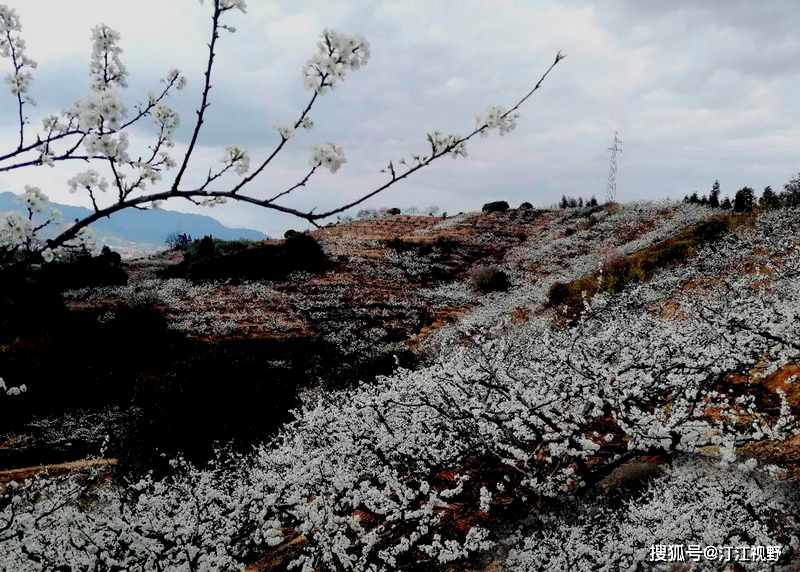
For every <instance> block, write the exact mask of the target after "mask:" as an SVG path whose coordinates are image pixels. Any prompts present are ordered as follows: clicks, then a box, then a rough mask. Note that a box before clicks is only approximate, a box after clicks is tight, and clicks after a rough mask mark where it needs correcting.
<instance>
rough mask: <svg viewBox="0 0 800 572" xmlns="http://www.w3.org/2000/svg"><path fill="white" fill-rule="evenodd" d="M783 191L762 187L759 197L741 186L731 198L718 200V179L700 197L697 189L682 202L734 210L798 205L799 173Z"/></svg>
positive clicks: (750, 189)
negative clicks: (706, 193) (706, 192)
mask: <svg viewBox="0 0 800 572" xmlns="http://www.w3.org/2000/svg"><path fill="white" fill-rule="evenodd" d="M783 189H784V190H783V191H781V192H780V193H776V192H775V191H773V190H772V187H771V186H766V187H764V192H763V193H762V195H761V197H760V198H759V197H757V196H756V191H755V190H754V189H753V188H752V187H742V188H741V189H739V190H738V191H736V194H735V195H734V198H733V200H731V199H730V197H727V196H726V197H725V198H723V199H722V200H720V187H719V181H718V180H717V181H714V185H713V186H712V187H711V192H710V193H709V194H708V195H703V196H702V197H701V196H699V195H698V193H697V191H695V192H693V193H692V194H691V195H686V196H685V197H684V198H683V202H684V203H692V204H700V205H708V206H710V207H712V208H721V209H725V210H733V211H734V212H740V213H741V212H750V211H752V210H753V209H755V208H756V207H757V206H758V207H760V208H762V209H779V208H789V207H797V206H800V173H798V174H797V176H795V177H793V178H792V179H791V180H790V181H789V182H788V183H786V184H785V185H784V186H783Z"/></svg>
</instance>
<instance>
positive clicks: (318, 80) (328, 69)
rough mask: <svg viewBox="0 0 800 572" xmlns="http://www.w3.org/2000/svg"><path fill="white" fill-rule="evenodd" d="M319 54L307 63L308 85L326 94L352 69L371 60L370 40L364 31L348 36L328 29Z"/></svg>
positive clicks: (304, 68) (305, 68)
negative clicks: (364, 35) (364, 34)
mask: <svg viewBox="0 0 800 572" xmlns="http://www.w3.org/2000/svg"><path fill="white" fill-rule="evenodd" d="M317 47H318V48H319V53H317V54H315V55H314V56H313V57H312V58H311V59H309V60H308V61H307V62H306V64H305V66H303V78H304V86H305V88H306V89H313V90H314V91H315V92H316V93H317V94H319V95H322V94H324V93H326V92H327V91H328V89H335V88H336V85H337V83H338V82H339V81H341V80H343V79H344V77H345V75H346V73H347V71H348V70H357V69H359V68H360V67H361V66H364V65H366V64H367V62H368V61H369V57H370V46H369V42H368V41H367V40H366V39H365V38H364V37H363V36H361V35H360V34H357V35H354V36H348V35H347V34H340V33H338V32H335V31H334V30H330V29H328V28H325V29H324V30H323V31H322V38H321V39H320V41H319V42H318V43H317Z"/></svg>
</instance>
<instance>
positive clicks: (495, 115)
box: [476, 105, 519, 137]
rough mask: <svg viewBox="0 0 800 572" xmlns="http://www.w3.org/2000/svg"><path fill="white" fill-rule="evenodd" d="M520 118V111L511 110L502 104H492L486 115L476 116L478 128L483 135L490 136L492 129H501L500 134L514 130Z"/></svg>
mask: <svg viewBox="0 0 800 572" xmlns="http://www.w3.org/2000/svg"><path fill="white" fill-rule="evenodd" d="M517 119H519V112H518V111H515V112H513V113H511V112H509V110H508V109H506V108H505V107H504V106H502V105H492V106H491V107H489V111H487V112H486V115H478V116H477V117H476V123H477V128H478V129H480V130H481V131H480V134H481V137H488V136H489V131H490V130H491V129H497V130H499V131H500V135H501V136H502V135H505V134H506V133H509V132H511V131H513V130H514V128H515V127H516V126H517Z"/></svg>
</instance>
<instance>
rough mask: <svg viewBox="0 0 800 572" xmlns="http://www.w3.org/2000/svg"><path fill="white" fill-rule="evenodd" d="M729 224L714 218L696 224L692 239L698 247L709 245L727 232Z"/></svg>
mask: <svg viewBox="0 0 800 572" xmlns="http://www.w3.org/2000/svg"><path fill="white" fill-rule="evenodd" d="M729 230H730V229H729V223H728V222H727V219H726V220H723V219H719V218H714V219H711V220H706V221H703V222H701V223H700V224H698V225H697V226H696V227H695V229H694V231H693V232H692V238H693V239H694V242H695V244H696V245H698V246H702V245H704V244H709V243H711V242H715V241H716V240H718V239H719V238H720V237H721V236H722V235H723V234H725V233H727V232H728V231H729Z"/></svg>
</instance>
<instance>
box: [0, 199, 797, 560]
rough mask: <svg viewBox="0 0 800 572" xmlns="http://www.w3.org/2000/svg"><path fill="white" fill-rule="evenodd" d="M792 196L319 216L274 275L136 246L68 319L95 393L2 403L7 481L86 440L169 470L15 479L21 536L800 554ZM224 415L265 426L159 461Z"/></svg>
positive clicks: (483, 554)
mask: <svg viewBox="0 0 800 572" xmlns="http://www.w3.org/2000/svg"><path fill="white" fill-rule="evenodd" d="M798 214H799V213H798V211H797V210H796V209H783V210H774V211H764V212H760V213H757V214H754V213H751V214H737V215H732V214H731V213H729V212H725V211H722V210H720V209H712V208H709V207H705V206H700V205H693V204H676V203H670V202H656V203H653V202H641V203H629V204H623V205H617V204H611V205H606V206H603V207H596V208H591V209H590V208H572V209H569V208H568V209H557V210H546V211H543V210H533V209H512V210H510V211H507V212H496V213H490V214H478V213H465V214H460V215H458V216H456V217H450V218H446V219H445V218H434V217H412V216H399V215H398V216H390V217H384V218H379V219H367V220H359V221H355V222H349V223H340V224H337V225H335V226H331V227H327V228H323V229H319V230H316V231H313V232H311V233H310V236H311V237H313V239H314V240H315V241H317V242H318V244H319V245H320V246H321V248H322V250H323V251H324V253H325V255H326V257H327V259H328V260H329V264H328V266H327V267H326V268H325V269H324V270H320V271H317V272H293V273H291V274H289V275H288V276H287V277H286V279H280V280H277V279H276V280H257V281H250V280H240V279H235V280H226V281H216V282H205V281H202V280H195V281H194V282H193V281H192V280H189V279H187V278H163V277H159V273H162V272H163V271H164V269H170V268H173V269H174V268H176V267H178V265H180V264H181V261H182V258H183V257H184V256H185V255H186V254H185V252H184V253H180V252H171V253H162V254H158V255H153V256H150V257H146V258H139V259H135V260H129V261H125V262H124V268H125V271H126V273H127V274H128V277H129V278H128V281H127V284H125V285H121V286H103V287H87V288H82V289H77V290H68V291H66V292H64V294H63V300H64V303H65V308H64V313H63V314H58V316H61V317H60V318H58V320H61V319H63V323H64V324H65V326H64V328H65V331H67V332H72V333H73V337H74V332H75V331H76V328H83V330H81V331H85V332H86V337H84V338H83V342H82V344H83V347H84V348H85V349H87V350H89V351H87V352H85V358H83V359H85V360H87V361H88V362H89V363H92V362H94V363H95V364H96V365H94V366H92V367H88V366H87V367H86V369H80V370H79V371H81V372H82V373H81V376H82V378H83V379H85V380H87V381H85V387H84V386H82V385H80V384H77V385H76V386H74V387H73V388H72V389H71V391H72V392H75V393H77V394H80V395H83V397H80V398H75V397H74V396H73V397H72V401H71V402H69V403H68V402H67V400H66V398H65V401H63V402H62V401H59V403H58V404H57V405H54V406H53V407H52V408H50V411H48V412H44V411H41V412H33V410H31V415H36V417H35V418H33V419H30V418H27V419H26V418H24V415H22V414H21V413H20V414H19V417H18V421H17V424H16V425H15V426H14V427H9V428H7V429H6V434H5V437H4V438H3V439H0V441H2V443H0V453H2V454H0V462H3V460H4V459H5V463H6V464H5V465H4V466H0V482H3V481H6V482H8V483H12V482H14V481H12V480H11V479H14V478H18V479H22V477H23V476H24V477H26V478H27V477H28V476H29V475H30V474H31V471H30V465H39V464H44V463H60V464H61V465H59V467H61V466H62V465H64V464H66V463H69V462H71V461H78V460H79V458H80V457H81V456H83V455H86V454H90V455H92V456H94V457H98V458H99V457H102V458H103V459H105V460H109V459H112V458H117V457H119V458H120V463H125V464H127V465H130V466H135V467H136V468H139V469H146V468H147V466H148V465H147V463H152V465H150V466H152V467H155V468H156V473H155V476H154V475H153V474H150V475H149V476H148V475H147V474H146V472H145V473H136V479H141V480H140V481H139V484H138V485H136V486H135V490H136V499H137V500H136V502H135V503H134V504H126V503H125V502H122V501H121V500H120V498H121V497H120V496H119V494H120V493H119V491H118V490H117V489H116V488H115V487H114V486H111V485H110V484H108V481H107V479H108V478H109V475H110V477H111V479H112V480H117V481H119V482H122V479H123V478H124V477H123V476H122V475H123V474H126V473H123V472H114V471H112V472H111V473H110V474H109V473H108V472H107V470H106V468H107V466H113V465H114V462H113V461H110V462H109V463H106V462H105V461H102V462H100V461H91V462H89V463H87V465H86V466H85V468H83V469H80V468H79V469H77V470H76V469H75V468H74V466H72V465H69V468H68V469H63V468H58V469H57V473H58V474H65V475H66V476H62V477H55V476H54V477H52V478H49V479H38V480H37V479H30V478H29V479H28V480H27V481H25V482H24V484H23V485H13V486H12V485H9V484H7V485H5V486H4V485H0V495H3V496H0V499H2V500H0V562H2V561H3V560H2V558H3V557H5V558H6V559H7V560H8V562H10V563H11V564H10V566H12V568H10V569H19V570H28V569H33V568H32V567H31V559H32V558H31V556H30V555H31V554H33V555H35V556H36V558H37V559H38V561H43V562H48V563H50V564H51V565H52V566H53V567H55V566H57V565H61V564H62V563H63V562H65V561H66V560H67V559H73V561H74V562H80V563H81V566H83V563H86V565H87V566H89V565H92V566H94V565H97V564H96V563H97V562H100V561H101V560H102V559H103V558H107V559H113V561H114V562H115V563H117V564H115V565H119V566H123V567H128V568H136V567H140V568H142V569H149V568H148V567H152V566H154V565H155V562H159V563H160V564H159V566H165V569H170V570H172V569H176V570H177V569H179V567H180V566H182V565H184V564H186V563H187V562H189V561H191V562H193V564H192V565H191V566H195V567H197V568H202V566H205V567H206V568H207V569H210V570H211V569H213V570H222V569H235V567H236V566H238V565H246V567H247V568H246V569H247V570H250V571H251V572H253V571H256V570H259V571H260V570H286V569H288V567H289V565H290V563H292V566H295V567H299V568H301V569H303V570H309V571H311V570H340V569H356V570H376V571H377V570H452V571H456V570H458V571H466V570H513V571H528V570H530V571H533V570H544V569H552V570H556V569H557V570H580V569H587V570H595V569H632V570H643V569H665V570H666V569H678V568H677V567H676V566H677V565H678V564H677V563H678V561H677V560H676V558H677V556H676V555H677V549H676V548H675V547H677V546H682V547H684V548H682V552H681V553H682V554H684V560H685V561H690V557H691V554H692V552H691V548H690V547H692V546H695V545H698V546H701V547H702V548H703V549H705V548H706V547H717V548H719V547H725V546H729V547H732V548H731V549H730V550H728V555H727V560H726V559H725V558H726V557H724V555H723V557H720V558H710V559H708V558H706V557H705V556H703V557H702V558H700V559H698V561H697V562H698V563H697V566H698V567H699V568H698V569H712V570H717V569H719V570H721V569H723V568H724V567H725V566H729V568H728V569H736V570H739V569H755V570H761V569H765V567H766V566H769V569H771V570H797V569H798V568H799V567H800V539H799V538H798V533H797V531H798V530H800V522H798V515H800V497H798V489H797V485H798V484H800V480H798V479H800V430H798V425H797V421H796V420H797V416H798V415H800V391H798V386H797V383H796V379H797V376H798V374H800V331H799V330H800V316H798V311H799V310H800V281H798V272H800V256H798V253H800V250H799V247H800V233H798V230H800V229H798V224H799V223H798V220H800V217H798ZM265 244H267V243H265ZM269 244H273V245H275V246H276V247H279V246H280V244H282V241H271V242H270V243H269ZM256 248H257V247H256ZM270 252H271V251H270ZM276 252H278V251H276ZM190 268H191V267H190ZM487 268H488V269H490V270H487ZM491 269H493V270H491ZM481 271H483V272H481ZM492 272H494V273H495V275H496V274H497V273H500V272H502V273H503V274H504V275H505V277H506V279H507V283H504V282H503V280H501V281H499V282H486V281H483V280H484V279H485V277H486V276H490V275H492ZM481 277H483V278H481ZM487 284H494V285H497V284H500V285H501V286H500V287H498V288H497V291H490V290H492V288H491V287H490V286H487ZM481 286H484V291H481V289H480V287H481ZM137 308H138V309H140V310H141V312H140V313H137V311H138V310H137ZM145 322H146V323H145ZM142 324H145V326H144V329H142V328H143V326H142ZM128 326H133V328H132V330H133V331H131V328H129V327H128ZM64 335H66V334H64V333H59V331H57V330H56V329H55V327H54V329H53V330H52V331H49V332H46V333H43V332H29V333H19V335H18V336H17V339H16V340H15V341H13V343H12V344H7V345H5V346H3V348H4V349H3V353H2V354H0V358H2V360H3V361H2V362H0V363H2V365H3V366H4V367H5V368H7V369H6V370H4V371H3V372H2V373H3V374H4V375H6V376H7V377H6V382H7V384H8V385H9V386H15V385H19V384H20V383H26V382H27V383H28V385H29V391H28V393H27V394H26V395H24V396H17V397H15V399H18V398H22V399H28V400H32V399H34V398H35V395H36V391H37V387H36V380H35V379H30V380H28V379H24V374H23V373H22V372H23V371H26V372H27V373H28V375H31V376H32V375H34V374H36V375H41V379H42V380H43V381H42V382H41V384H42V385H41V386H40V387H46V388H47V389H46V391H48V392H49V391H53V392H56V391H57V389H56V384H55V382H54V381H52V380H50V381H47V380H48V379H50V378H48V377H47V376H48V375H51V376H55V373H54V372H50V371H49V370H48V369H47V367H46V366H45V365H39V366H37V368H38V369H37V368H33V369H31V368H30V367H29V368H28V369H27V370H23V368H22V367H21V366H20V365H19V364H30V363H32V362H33V361H35V360H37V359H40V358H41V356H42V355H51V356H52V354H48V353H47V352H49V351H51V349H53V351H54V348H55V347H56V345H58V344H56V342H54V341H53V340H61V338H59V337H58V336H64ZM2 343H6V342H2ZM101 343H106V344H108V345H107V346H103V348H105V349H99V350H96V352H95V353H94V356H93V354H92V348H98V347H100V346H99V344H101ZM81 347H82V346H81V345H78V344H77V343H76V345H75V346H73V350H69V351H65V352H64V353H63V354H59V356H60V357H59V358H58V359H60V360H64V361H65V362H66V361H68V360H69V359H70V351H72V352H80V348H81ZM105 354H113V355H118V356H125V358H124V359H122V360H121V359H119V358H116V359H115V358H113V357H112V358H111V359H109V360H108V362H106V361H103V358H102V356H103V355H105ZM75 355H82V354H80V353H76V354H75ZM72 359H75V358H74V357H73V358H72ZM15 360H16V361H15ZM67 366H69V367H75V368H82V367H83V366H82V365H79V364H77V363H74V364H68V363H63V364H61V367H62V368H63V367H67ZM5 371H8V372H11V373H9V374H6V373H5ZM12 374H13V375H12ZM92 376H95V377H94V378H93V380H91V379H90V378H92ZM103 381H105V382H106V383H107V384H108V385H112V384H114V385H115V388H114V390H113V391H112V390H111V389H107V388H104V387H103ZM126 388H127V389H126ZM81 392H85V393H81ZM198 393H202V394H203V396H202V397H198V395H197V394H198ZM55 394H56V393H52V394H51V395H55ZM64 394H65V395H66V392H65V393H64ZM90 397H91V399H90ZM9 399H11V398H10V397H4V398H3V400H2V401H0V406H2V407H6V406H7V404H8V403H9ZM81 400H85V401H86V403H88V402H89V401H91V406H88V405H87V406H85V407H84V406H80V405H81V404H80V403H78V402H79V401H81ZM16 403H23V404H24V403H26V402H25V401H18V402H16ZM131 404H132V405H133V407H131ZM187 409H192V410H193V411H194V413H193V414H192V415H189V414H187V413H186V410H187ZM289 409H294V410H295V412H294V414H293V415H290V414H289V413H288V410H289ZM22 410H24V407H21V408H20V411H22ZM134 410H135V411H134ZM132 431H133V433H134V434H133V435H132V434H131V432H132ZM105 433H111V435H112V437H111V440H110V441H109V442H108V443H107V444H106V445H104V446H103V447H104V448H103V449H102V451H101V449H100V447H101V443H102V440H103V436H104V434H105ZM176 433H180V434H181V435H183V437H181V435H178V436H175V434H176ZM245 435H249V436H250V437H251V440H250V441H248V440H247V439H246V438H245V437H244V436H245ZM227 438H232V439H234V441H237V442H238V443H239V444H240V445H241V444H242V443H244V445H246V446H236V444H234V447H233V450H228V451H227V452H226V453H223V454H222V459H220V460H219V461H218V462H217V463H216V464H213V463H212V464H211V465H208V464H202V465H201V468H192V467H190V466H187V465H183V462H182V461H178V462H173V463H171V465H172V468H173V469H175V471H174V474H173V475H172V476H171V477H169V478H168V479H167V480H166V481H160V480H159V479H158V478H157V476H158V475H159V474H160V473H159V471H162V470H163V465H164V464H165V462H164V460H163V459H162V460H159V456H158V453H153V452H149V453H148V452H147V451H143V449H147V448H148V447H150V446H152V445H155V444H158V445H159V451H166V452H167V453H169V456H174V454H176V453H177V454H180V453H181V452H185V453H186V452H188V451H189V449H188V448H187V444H188V443H192V444H193V446H196V449H192V451H191V453H187V454H188V456H189V458H190V460H191V459H192V456H193V455H194V459H195V460H198V461H199V460H200V459H201V458H202V459H207V458H208V457H209V455H208V450H210V443H211V442H213V441H214V440H223V441H224V440H225V439H227ZM170 439H172V440H170ZM200 441H203V443H205V445H202V446H200V445H198V443H200ZM66 443H69V446H67V445H65V444H66ZM252 446H255V450H253V449H252V448H251V447H252ZM137 447H139V449H142V450H139V452H138V453H136V451H135V449H136V448H137ZM59 448H60V449H59ZM70 449H71V450H70ZM200 449H203V451H205V453H202V454H201V452H200ZM132 451H133V452H132ZM236 451H238V452H236ZM134 453H135V454H134ZM70 455H72V457H70ZM76 455H77V456H76ZM136 455H139V456H138V457H137V456H136ZM203 455H205V457H204V456H203ZM226 459H227V460H226ZM137 463H138V465H137ZM159 463H160V464H159ZM64 466H66V465H64ZM3 469H5V470H6V472H5V474H4V473H3V472H2V471H1V470H3ZM14 470H17V471H20V472H13V471H14ZM126 470H127V469H126ZM134 473H135V471H134ZM15 475H18V476H15ZM3 487H5V488H3ZM42 491H43V492H42ZM698 493H700V494H698ZM42 494H44V497H42V496H41V495H42ZM40 498H48V499H52V500H51V501H48V502H42V501H41V500H37V499H40ZM71 498H81V499H83V500H82V501H81V502H82V503H83V504H81V503H74V502H68V501H67V500H65V501H64V502H63V504H62V505H61V506H60V508H59V509H58V510H55V509H53V507H54V506H55V505H54V504H53V503H59V502H61V501H60V499H71ZM13 499H18V500H13ZM189 499H191V500H192V502H191V503H189V502H188V500H189ZM84 505H85V507H84ZM82 507H83V508H82ZM19 514H24V515H31V516H30V517H25V518H22V517H20V516H18V515H19ZM26 522H35V524H34V525H28V524H26ZM112 522H113V533H111V532H109V527H110V526H111V524H110V523H112ZM75 523H79V525H80V530H81V534H82V535H83V536H82V538H91V539H92V542H93V543H97V544H100V543H102V544H103V546H106V547H107V552H106V553H107V556H102V554H100V553H98V552H96V551H92V550H88V549H87V548H86V546H87V543H86V541H85V540H83V541H79V540H75V539H74V538H73V536H72V532H71V531H74V530H75ZM167 530H169V533H167V532H166V531H167ZM58 531H61V532H60V533H59V532H58ZM123 537H124V538H125V540H124V542H123V541H122V540H121V539H122V538H123ZM23 542H24V543H26V546H27V547H28V548H26V549H25V550H22V549H21V548H20V546H21V545H22V543H23ZM31 546H32V547H33V548H30V547H31ZM661 546H663V547H665V548H664V552H663V555H662V556H663V558H662V557H660V556H659V555H661V552H659V551H658V548H657V547H661ZM667 546H671V547H672V549H670V550H672V552H669V554H670V555H671V556H670V557H669V558H668V556H667V554H668V553H667V552H666V550H667V548H666V547H667ZM741 546H746V547H748V551H744V553H743V552H742V551H741V550H740V548H741ZM776 546H778V547H780V550H779V551H777V552H776V549H775V548H774V547H776ZM736 547H739V548H738V549H737V548H736ZM751 547H762V548H761V549H760V550H755V549H752V550H750V548H751ZM767 547H769V550H768V549H767ZM684 550H685V553H684V552H683V551H684ZM718 552H719V550H718ZM723 552H724V551H723ZM747 553H749V555H750V558H749V559H746V558H742V555H743V554H744V555H745V556H747ZM757 554H762V556H763V559H758V558H756V555H757ZM657 560H660V561H661V566H662V568H655V567H654V566H657V565H658V564H659V563H658V562H656V561H657ZM668 560H672V562H673V563H674V565H669V564H668V563H667V562H668ZM119 563H121V564H119ZM107 565H108V564H107V563H106V564H104V566H107ZM186 565H187V566H189V564H186ZM731 566H735V567H734V568H730V567H731ZM604 567H605V568H604ZM703 567H705V568H703ZM81 569H82V568H81Z"/></svg>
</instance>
